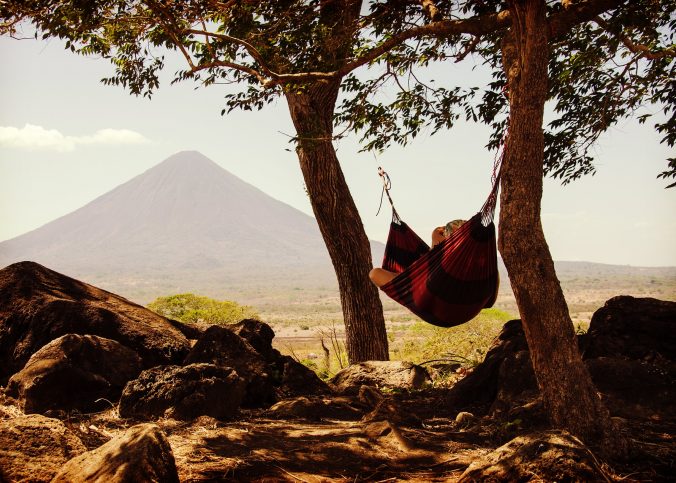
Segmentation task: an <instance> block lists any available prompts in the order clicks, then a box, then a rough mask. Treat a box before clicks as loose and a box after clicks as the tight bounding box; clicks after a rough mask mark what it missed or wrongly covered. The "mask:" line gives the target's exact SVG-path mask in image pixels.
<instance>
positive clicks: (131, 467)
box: [52, 424, 179, 483]
mask: <svg viewBox="0 0 676 483" xmlns="http://www.w3.org/2000/svg"><path fill="white" fill-rule="evenodd" d="M75 481H77V482H83V483H85V482H101V483H103V482H105V483H127V482H134V481H148V482H151V481H152V482H162V483H165V482H166V483H178V481H179V480H178V473H177V471H176V463H175V461H174V454H173V453H172V451H171V446H170V445H169V442H168V441H167V438H166V436H165V435H164V433H163V432H162V431H161V430H160V428H159V427H158V426H156V425H155V424H139V425H136V426H132V427H131V428H129V429H128V430H127V431H125V432H124V433H123V434H122V435H120V436H117V437H115V438H113V439H111V440H110V441H108V442H107V443H106V444H104V445H103V446H100V447H99V448H97V449H95V450H93V451H89V452H87V453H83V454H81V455H79V456H76V457H75V458H73V459H71V460H70V461H68V462H67V463H66V464H65V465H64V467H63V469H62V470H61V471H60V472H59V473H58V474H57V475H56V476H55V477H54V479H53V480H52V483H72V482H75Z"/></svg>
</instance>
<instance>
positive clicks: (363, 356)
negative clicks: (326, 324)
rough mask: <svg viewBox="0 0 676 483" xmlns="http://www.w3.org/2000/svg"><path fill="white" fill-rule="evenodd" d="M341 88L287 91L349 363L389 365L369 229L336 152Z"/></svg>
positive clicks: (326, 85)
mask: <svg viewBox="0 0 676 483" xmlns="http://www.w3.org/2000/svg"><path fill="white" fill-rule="evenodd" d="M338 89H339V84H338V83H328V82H324V83H316V84H313V85H311V86H309V87H306V88H305V89H304V90H303V91H302V92H287V94H286V99H287V102H288V105H289V111H290V113H291V118H292V120H293V123H294V126H295V127H296V133H297V136H298V147H297V154H298V159H299V161H300V168H301V171H302V172H303V178H304V180H305V186H306V188H307V191H308V195H309V197H310V201H311V203H312V209H313V211H314V214H315V217H316V219H317V223H318V224H319V229H320V231H321V233H322V237H323V238H324V242H325V243H326V247H327V249H328V251H329V255H330V257H331V261H332V262H333V267H334V269H335V271H336V276H337V278H338V287H339V290H340V302H341V305H342V309H343V317H344V321H345V334H346V346H347V353H348V358H349V361H350V363H355V362H362V361H367V360H387V359H388V347H387V334H386V331H385V320H384V317H383V307H382V304H381V302H380V298H379V296H378V290H377V288H376V287H375V285H373V284H372V283H371V281H370V280H369V277H368V272H369V270H370V269H371V267H372V266H373V262H372V259H371V248H370V244H369V241H368V238H367V237H366V233H365V231H364V226H363V224H362V221H361V217H360V216H359V212H358V211H357V207H356V206H355V204H354V200H353V199H352V195H351V194H350V190H349V188H348V186H347V183H346V182H345V177H344V176H343V171H342V169H341V167H340V163H339V161H338V157H337V156H336V151H335V148H334V147H333V138H332V136H333V109H334V106H335V103H336V98H337V95H338Z"/></svg>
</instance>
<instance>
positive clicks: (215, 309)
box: [148, 293, 258, 325]
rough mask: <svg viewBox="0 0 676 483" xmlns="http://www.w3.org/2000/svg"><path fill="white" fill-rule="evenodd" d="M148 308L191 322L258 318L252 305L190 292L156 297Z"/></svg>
mask: <svg viewBox="0 0 676 483" xmlns="http://www.w3.org/2000/svg"><path fill="white" fill-rule="evenodd" d="M148 308H149V309H150V310H152V311H153V312H156V313H158V314H160V315H161V316H163V317H167V318H169V319H174V320H179V321H181V322H188V323H192V324H199V323H206V324H209V325H214V324H234V323H236V322H239V321H240V320H242V319H257V318H258V314H257V313H256V311H255V310H254V309H253V308H252V307H249V306H246V305H239V304H238V303H237V302H231V301H229V300H215V299H212V298H209V297H204V296H201V295H195V294H192V293H182V294H177V295H168V296H166V297H158V298H156V299H155V300H153V301H152V302H150V303H149V304H148Z"/></svg>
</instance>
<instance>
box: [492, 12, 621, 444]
mask: <svg viewBox="0 0 676 483" xmlns="http://www.w3.org/2000/svg"><path fill="white" fill-rule="evenodd" d="M510 9H511V15H512V18H513V19H514V22H513V24H512V27H511V29H510V31H509V32H508V34H507V35H506V36H505V39H504V41H503V67H504V69H505V73H506V75H507V79H508V87H509V105H510V120H509V125H510V128H509V136H508V138H507V141H506V146H505V149H506V151H505V157H504V160H503V165H502V185H501V186H502V194H501V199H500V201H501V213H500V234H499V240H498V245H499V248H500V253H501V254H502V257H503V259H504V262H505V265H506V267H507V271H508V273H509V278H510V281H511V284H512V288H513V290H514V295H515V297H516V301H517V304H518V307H519V312H520V314H521V319H522V321H523V327H524V332H525V334H526V340H527V341H528V346H529V348H530V353H531V359H532V362H533V368H534V370H535V374H536V378H537V382H538V386H539V388H540V390H541V392H542V395H543V399H544V403H545V406H546V408H547V410H548V413H549V415H550V418H551V420H552V423H553V424H554V425H555V426H557V427H559V428H563V429H567V430H568V431H570V432H571V433H573V434H574V435H576V436H578V437H580V438H581V439H583V440H584V441H585V442H587V443H589V444H595V445H599V446H600V447H601V448H602V449H603V450H604V451H606V452H607V453H615V454H617V453H618V451H619V452H622V451H624V442H623V441H622V440H621V438H618V434H617V433H616V432H614V431H615V430H614V428H613V423H612V421H611V419H610V416H609V414H608V411H607V410H606V408H605V407H604V405H603V403H602V401H601V399H600V397H599V395H598V394H597V391H596V389H595V387H594V385H593V383H592V380H591V377H590V375H589V372H588V371H587V369H586V367H585V366H584V364H583V363H582V358H581V356H580V353H579V351H578V348H577V344H576V341H575V333H574V330H573V323H572V321H571V319H570V315H569V312H568V306H567V304H566V300H565V298H564V296H563V292H562V290H561V285H560V283H559V281H558V279H557V277H556V272H555V270H554V262H553V261H552V256H551V253H550V251H549V247H548V246H547V242H546V240H545V237H544V232H543V229H542V224H541V218H540V203H541V198H542V186H543V162H544V137H543V130H542V122H543V114H544V104H545V100H546V98H547V80H548V73H547V63H548V55H549V47H548V42H549V39H548V28H547V18H546V6H545V1H544V0H514V1H512V2H511V6H510Z"/></svg>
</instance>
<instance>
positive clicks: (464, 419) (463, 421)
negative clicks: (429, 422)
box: [455, 411, 476, 426]
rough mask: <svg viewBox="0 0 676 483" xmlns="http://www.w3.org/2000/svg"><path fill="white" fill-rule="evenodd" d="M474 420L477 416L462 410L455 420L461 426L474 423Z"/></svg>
mask: <svg viewBox="0 0 676 483" xmlns="http://www.w3.org/2000/svg"><path fill="white" fill-rule="evenodd" d="M474 420H476V416H474V414H472V413H468V412H467V411H460V412H459V413H458V414H457V415H456V416H455V422H456V423H458V424H459V425H461V426H468V425H470V424H472V423H473V422H474Z"/></svg>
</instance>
